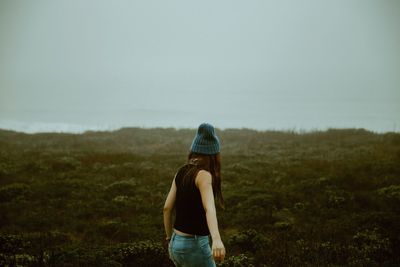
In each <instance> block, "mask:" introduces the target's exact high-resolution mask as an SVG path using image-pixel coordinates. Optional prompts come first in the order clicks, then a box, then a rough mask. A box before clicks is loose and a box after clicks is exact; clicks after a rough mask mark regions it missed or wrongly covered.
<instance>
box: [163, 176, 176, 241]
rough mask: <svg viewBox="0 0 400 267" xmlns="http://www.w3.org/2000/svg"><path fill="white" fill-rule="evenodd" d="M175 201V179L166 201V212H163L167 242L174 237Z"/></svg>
mask: <svg viewBox="0 0 400 267" xmlns="http://www.w3.org/2000/svg"><path fill="white" fill-rule="evenodd" d="M175 199H176V185H175V178H174V180H173V181H172V185H171V189H170V190H169V193H168V196H167V199H166V200H165V204H164V210H163V214H164V228H165V234H166V240H169V239H170V238H171V235H172V211H173V210H174V208H175Z"/></svg>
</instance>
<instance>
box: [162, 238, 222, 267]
mask: <svg viewBox="0 0 400 267" xmlns="http://www.w3.org/2000/svg"><path fill="white" fill-rule="evenodd" d="M168 252H169V257H170V259H171V260H172V261H173V262H174V264H175V266H176V267H215V266H216V265H215V261H214V259H213V256H212V252H211V248H210V243H209V241H208V236H200V235H195V236H182V235H178V234H176V233H175V232H173V233H172V236H171V241H170V242H169V246H168Z"/></svg>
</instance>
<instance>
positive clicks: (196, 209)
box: [174, 163, 210, 235]
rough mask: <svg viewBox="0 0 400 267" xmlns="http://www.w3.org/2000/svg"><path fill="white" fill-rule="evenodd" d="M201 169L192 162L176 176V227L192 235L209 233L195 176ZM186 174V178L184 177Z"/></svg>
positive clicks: (183, 167)
mask: <svg viewBox="0 0 400 267" xmlns="http://www.w3.org/2000/svg"><path fill="white" fill-rule="evenodd" d="M199 171H200V169H199V168H198V167H197V166H196V165H194V164H191V163H188V164H186V165H184V166H182V167H181V168H180V169H179V170H178V172H177V174H176V177H175V185H176V188H177V192H176V202H175V209H176V216H175V223H174V228H175V229H177V230H179V231H181V232H184V233H188V234H192V235H209V234H210V231H209V229H208V225H207V219H206V213H205V211H204V207H203V203H202V201H201V195H200V190H199V189H198V188H197V187H196V184H195V178H196V176H197V173H198V172H199ZM185 176H187V177H186V178H185V180H184V179H183V178H184V177H185Z"/></svg>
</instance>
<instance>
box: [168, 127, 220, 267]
mask: <svg viewBox="0 0 400 267" xmlns="http://www.w3.org/2000/svg"><path fill="white" fill-rule="evenodd" d="M219 152H220V143H219V139H218V137H217V135H216V134H215V129H214V127H213V126H212V125H210V124H208V123H202V124H201V125H200V126H199V128H198V130H197V134H196V136H195V138H194V139H193V142H192V145H191V148H190V153H189V156H188V162H187V164H185V165H184V166H182V167H181V168H179V170H178V172H177V173H176V175H175V178H174V179H173V181H172V186H171V189H170V191H169V193H168V196H167V199H166V201H165V205H164V227H165V232H166V242H168V252H169V256H170V258H171V260H172V261H173V262H174V264H175V266H177V267H189V266H190V267H197V266H199V267H208V266H216V265H215V261H214V260H216V261H223V260H224V258H225V247H224V244H223V243H222V240H221V236H220V234H219V230H218V222H217V215H216V209H215V202H214V196H215V198H216V200H217V201H218V203H219V204H220V206H221V207H223V198H222V194H221V176H220V169H221V158H220V154H219ZM174 209H175V212H176V214H175V222H174V224H173V226H172V211H173V210H174ZM209 236H211V239H212V250H211V248H210V245H209Z"/></svg>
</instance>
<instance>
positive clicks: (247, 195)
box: [0, 128, 400, 266]
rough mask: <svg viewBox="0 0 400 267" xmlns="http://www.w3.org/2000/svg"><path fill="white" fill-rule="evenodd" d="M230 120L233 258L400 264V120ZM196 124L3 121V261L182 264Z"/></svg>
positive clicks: (222, 213)
mask: <svg viewBox="0 0 400 267" xmlns="http://www.w3.org/2000/svg"><path fill="white" fill-rule="evenodd" d="M217 133H218V135H219V136H220V139H221V145H222V149H221V153H222V179H223V187H222V188H223V194H224V198H225V202H226V209H225V210H218V218H219V224H220V228H221V231H222V236H223V240H224V242H225V244H226V247H227V253H228V255H227V256H228V257H229V258H228V259H227V260H226V262H225V263H224V264H222V265H220V266H251V265H254V266H396V265H397V266H398V265H399V264H400V260H399V256H398V255H400V240H399V236H400V164H399V163H400V134H398V133H385V134H376V133H373V132H369V131H366V130H363V129H330V130H327V131H315V132H306V133H296V132H279V131H263V132H261V131H255V130H251V129H226V130H223V131H222V130H217ZM194 134H195V129H181V130H176V129H173V128H154V129H142V128H122V129H120V130H117V131H111V132H85V133H83V134H60V133H40V134H24V133H18V132H14V131H6V130H0V266H15V263H18V264H19V266H138V265H140V266H171V265H170V262H169V261H168V259H167V256H166V254H165V252H164V251H163V250H162V247H161V243H160V241H161V240H162V239H163V235H164V233H163V223H162V206H163V204H164V198H165V196H166V193H167V191H168V189H169V186H170V183H171V181H172V178H173V176H174V174H175V171H176V169H177V168H178V167H179V166H181V165H182V164H184V162H185V160H186V157H187V153H188V149H189V146H190V143H191V141H192V138H193V136H194Z"/></svg>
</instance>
